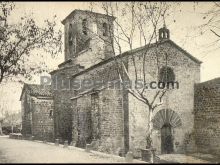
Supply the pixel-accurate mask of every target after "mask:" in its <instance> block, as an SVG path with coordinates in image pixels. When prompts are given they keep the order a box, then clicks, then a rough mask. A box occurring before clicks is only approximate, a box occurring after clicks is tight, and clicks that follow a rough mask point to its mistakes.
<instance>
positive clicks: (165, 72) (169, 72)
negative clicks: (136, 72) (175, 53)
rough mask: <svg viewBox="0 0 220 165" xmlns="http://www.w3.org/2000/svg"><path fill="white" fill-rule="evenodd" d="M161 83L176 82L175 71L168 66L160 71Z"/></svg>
mask: <svg viewBox="0 0 220 165" xmlns="http://www.w3.org/2000/svg"><path fill="white" fill-rule="evenodd" d="M159 81H160V82H165V83H166V82H174V81H175V74H174V72H173V69H172V68H170V67H167V66H164V67H162V68H161V69H160V73H159Z"/></svg>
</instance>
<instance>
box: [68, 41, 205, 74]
mask: <svg viewBox="0 0 220 165" xmlns="http://www.w3.org/2000/svg"><path fill="white" fill-rule="evenodd" d="M163 43H170V44H171V45H173V46H174V47H175V48H177V49H178V50H179V51H181V52H183V54H184V55H185V56H187V57H188V58H190V59H191V60H192V61H194V62H195V63H197V64H201V63H202V61H200V60H198V59H197V58H195V57H194V56H193V55H191V54H190V53H188V52H187V51H186V50H184V49H183V48H181V47H180V46H179V45H177V44H176V43H175V42H173V41H172V40H170V39H167V40H163V41H159V42H158V43H151V44H148V45H145V46H142V47H139V48H136V49H133V50H130V51H126V52H124V53H122V54H120V55H118V56H115V57H111V58H108V59H107V60H104V61H101V62H100V63H98V64H95V65H93V66H91V67H89V68H87V69H85V70H83V71H81V72H78V73H76V74H74V75H72V77H75V76H78V75H81V74H83V73H85V72H87V71H89V70H92V69H94V68H96V67H98V66H101V65H103V64H106V63H108V62H110V61H113V60H114V59H117V58H122V57H125V56H129V55H132V54H134V53H137V52H139V51H142V50H144V49H146V48H153V47H155V46H158V45H160V44H163Z"/></svg>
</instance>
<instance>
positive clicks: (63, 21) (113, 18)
mask: <svg viewBox="0 0 220 165" xmlns="http://www.w3.org/2000/svg"><path fill="white" fill-rule="evenodd" d="M80 12H81V13H87V14H93V15H99V16H102V17H108V18H110V19H112V20H115V18H116V17H114V16H110V15H107V14H101V13H96V12H93V11H89V10H79V9H76V10H73V11H72V12H71V13H70V14H69V15H68V16H67V17H66V18H65V19H64V20H62V21H61V23H62V24H65V22H66V20H67V19H68V18H70V17H73V16H74V15H75V14H76V13H80Z"/></svg>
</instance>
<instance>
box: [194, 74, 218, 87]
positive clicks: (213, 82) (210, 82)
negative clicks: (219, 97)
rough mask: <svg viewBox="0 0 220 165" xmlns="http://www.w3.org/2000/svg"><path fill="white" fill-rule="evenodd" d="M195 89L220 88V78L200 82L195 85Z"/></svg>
mask: <svg viewBox="0 0 220 165" xmlns="http://www.w3.org/2000/svg"><path fill="white" fill-rule="evenodd" d="M196 86H197V87H204V86H206V87H208V86H209V87H214V86H215V87H217V86H218V87H219V88H220V77H218V78H214V79H211V80H208V81H205V82H201V83H198V84H196Z"/></svg>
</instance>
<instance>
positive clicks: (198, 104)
mask: <svg viewBox="0 0 220 165" xmlns="http://www.w3.org/2000/svg"><path fill="white" fill-rule="evenodd" d="M219 82H220V81H219V79H214V80H210V81H208V82H204V83H200V84H196V86H195V112H194V113H195V125H194V129H195V143H196V145H197V150H198V152H203V153H212V154H218V155H219V154H220V86H219V84H220V83H219Z"/></svg>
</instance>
